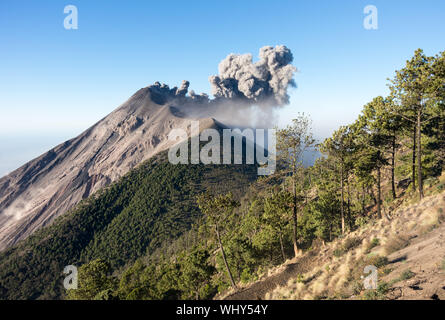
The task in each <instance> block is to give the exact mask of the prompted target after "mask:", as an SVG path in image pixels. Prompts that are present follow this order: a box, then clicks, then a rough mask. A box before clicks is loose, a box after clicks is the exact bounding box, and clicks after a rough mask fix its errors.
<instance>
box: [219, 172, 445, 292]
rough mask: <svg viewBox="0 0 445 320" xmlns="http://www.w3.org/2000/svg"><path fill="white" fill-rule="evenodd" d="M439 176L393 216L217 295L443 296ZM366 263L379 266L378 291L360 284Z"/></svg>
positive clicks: (443, 200) (444, 217) (444, 200)
mask: <svg viewBox="0 0 445 320" xmlns="http://www.w3.org/2000/svg"><path fill="white" fill-rule="evenodd" d="M440 180H441V182H440V183H439V184H438V185H437V186H435V185H433V186H430V187H429V188H426V190H425V192H426V195H428V194H430V195H429V196H427V197H426V198H425V199H424V200H423V201H422V202H418V201H416V197H414V198H411V197H409V196H406V197H405V198H404V199H399V200H400V201H399V207H398V209H396V210H394V211H393V212H391V213H390V214H389V217H390V219H391V220H388V218H383V219H380V220H371V221H370V222H369V223H367V224H366V225H364V226H363V227H361V228H359V229H358V230H356V231H354V232H351V233H349V234H347V235H346V236H345V237H344V238H343V239H337V240H335V241H333V242H332V243H328V244H327V245H326V246H324V247H318V248H313V249H312V250H310V251H308V252H306V253H304V254H302V255H301V256H300V257H298V258H297V259H296V260H294V259H292V260H288V261H287V262H286V263H285V264H283V265H280V266H278V267H276V268H274V269H271V270H269V271H268V273H267V274H265V275H263V276H262V277H261V279H260V280H259V281H257V282H255V283H252V284H249V285H246V286H245V287H244V288H243V289H241V290H240V292H239V293H233V292H230V291H229V292H227V293H226V294H225V295H221V296H220V297H219V298H224V297H225V298H228V299H257V298H261V299H292V300H293V299H410V298H415V299H422V298H426V299H430V298H431V297H433V296H434V295H435V294H437V295H438V296H439V298H441V299H442V298H445V290H444V289H443V285H444V284H445V282H444V281H445V273H444V272H445V271H444V270H445V251H444V248H445V245H444V244H445V243H444V241H443V239H442V238H443V236H441V233H442V232H443V230H444V226H445V224H444V222H445V213H444V211H443V210H444V209H443V207H444V205H445V192H444V191H442V190H443V184H444V183H445V175H442V177H441V179H440ZM438 240H440V241H439V242H438ZM366 265H376V266H377V267H378V269H379V282H378V283H379V284H380V285H381V286H380V287H379V289H378V290H365V289H364V288H363V286H362V284H363V279H361V276H363V275H364V274H363V268H364V267H365V266H366ZM408 273H410V276H409V277H408V276H407V274H408ZM413 284H414V286H413ZM419 284H420V285H419ZM419 287H420V289H419Z"/></svg>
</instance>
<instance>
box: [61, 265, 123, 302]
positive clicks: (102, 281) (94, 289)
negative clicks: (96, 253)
mask: <svg viewBox="0 0 445 320" xmlns="http://www.w3.org/2000/svg"><path fill="white" fill-rule="evenodd" d="M109 273H110V265H109V264H108V263H107V262H106V261H104V260H100V259H97V260H93V261H91V262H89V263H87V264H84V265H83V266H81V267H80V268H79V270H78V277H79V282H78V289H71V290H68V295H67V298H68V299H69V300H96V299H97V300H110V299H111V298H112V294H110V293H111V292H112V290H113V289H114V286H115V281H114V280H113V279H112V278H110V277H109V276H108V274H109Z"/></svg>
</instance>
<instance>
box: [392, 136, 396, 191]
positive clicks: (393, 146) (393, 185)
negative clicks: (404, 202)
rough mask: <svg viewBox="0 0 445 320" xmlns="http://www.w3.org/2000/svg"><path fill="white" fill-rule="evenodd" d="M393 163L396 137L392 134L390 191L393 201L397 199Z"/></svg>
mask: <svg viewBox="0 0 445 320" xmlns="http://www.w3.org/2000/svg"><path fill="white" fill-rule="evenodd" d="M395 162H396V135H395V133H394V136H393V139H392V151H391V191H392V198H393V199H395V198H397V194H396V182H395V177H394V175H395V174H394V171H395Z"/></svg>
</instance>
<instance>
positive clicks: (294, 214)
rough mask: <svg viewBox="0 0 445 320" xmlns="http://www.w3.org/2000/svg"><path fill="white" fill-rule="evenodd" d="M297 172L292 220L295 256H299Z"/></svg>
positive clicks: (294, 182)
mask: <svg viewBox="0 0 445 320" xmlns="http://www.w3.org/2000/svg"><path fill="white" fill-rule="evenodd" d="M296 179H297V177H296V172H295V171H294V179H293V185H294V188H293V193H294V207H293V213H292V220H293V230H292V231H293V232H292V242H293V244H294V256H295V257H297V256H298V245H297V227H298V217H297V186H296V183H297V181H296Z"/></svg>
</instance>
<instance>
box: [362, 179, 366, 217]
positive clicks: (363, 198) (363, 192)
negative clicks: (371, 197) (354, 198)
mask: <svg viewBox="0 0 445 320" xmlns="http://www.w3.org/2000/svg"><path fill="white" fill-rule="evenodd" d="M365 212H366V190H365V186H363V187H362V215H365Z"/></svg>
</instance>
